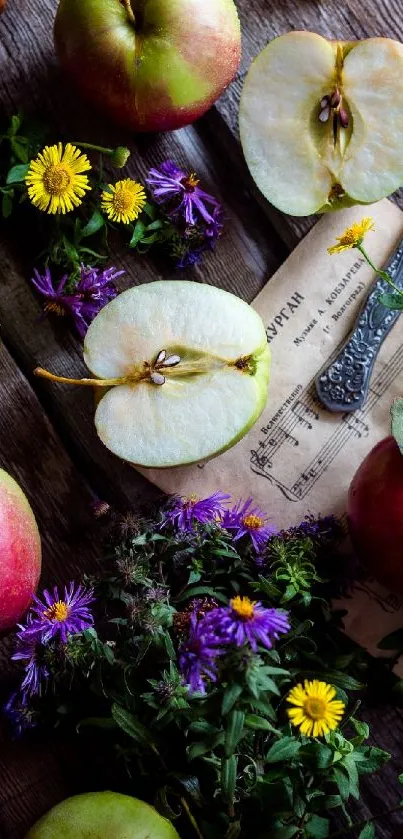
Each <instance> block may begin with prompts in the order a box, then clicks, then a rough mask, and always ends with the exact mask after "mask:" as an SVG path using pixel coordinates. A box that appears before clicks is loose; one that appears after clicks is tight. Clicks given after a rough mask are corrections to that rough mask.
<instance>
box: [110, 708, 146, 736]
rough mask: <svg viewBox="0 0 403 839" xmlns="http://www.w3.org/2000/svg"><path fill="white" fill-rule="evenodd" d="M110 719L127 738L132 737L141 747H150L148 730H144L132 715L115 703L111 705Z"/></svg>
mask: <svg viewBox="0 0 403 839" xmlns="http://www.w3.org/2000/svg"><path fill="white" fill-rule="evenodd" d="M111 710H112V717H113V719H114V720H115V722H116V723H117V725H118V726H119V728H121V729H122V731H124V732H125V734H128V735H129V737H132V738H133V740H137V741H138V742H139V743H141V744H142V745H143V746H151V745H152V738H151V735H150V732H149V730H148V728H146V727H145V726H144V725H143V724H142V723H141V722H140V720H138V719H137V717H135V716H134V714H131V713H130V712H129V711H126V709H125V708H122V706H121V705H118V704H117V703H116V702H114V703H113V705H112V709H111Z"/></svg>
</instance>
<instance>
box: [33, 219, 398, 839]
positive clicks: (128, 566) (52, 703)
mask: <svg viewBox="0 0 403 839" xmlns="http://www.w3.org/2000/svg"><path fill="white" fill-rule="evenodd" d="M94 223H95V224H96V219H95V221H94ZM310 526H311V529H312V531H313V534H314V535H313V536H311V537H310V536H307V534H306V532H305V531H304V529H302V531H300V532H299V531H298V529H295V530H294V531H289V532H288V533H285V534H280V535H279V536H277V537H275V539H273V540H272V542H271V543H270V544H269V546H268V550H267V556H266V558H265V563H264V567H263V568H262V567H261V565H260V566H259V567H257V564H256V560H255V556H254V554H253V550H252V547H251V545H250V543H249V542H248V541H247V539H243V540H239V541H237V542H234V541H233V539H232V537H231V534H230V533H229V532H227V531H225V530H224V529H223V528H222V527H220V525H219V524H218V523H215V522H213V523H207V524H205V525H200V526H195V529H194V530H193V532H175V531H174V530H173V529H171V528H170V527H161V520H160V519H159V518H158V517H157V518H156V519H155V520H150V521H148V520H145V521H143V520H138V519H133V518H132V519H126V520H123V521H122V522H121V523H118V524H116V522H114V525H113V528H114V529H113V539H112V542H111V543H110V544H109V547H108V556H109V567H108V569H107V571H106V573H105V576H104V577H103V578H102V579H101V580H93V581H92V582H93V584H95V585H96V587H97V596H98V608H99V616H98V617H97V619H96V622H95V627H94V628H93V629H89V630H87V631H86V632H84V633H82V634H81V635H77V636H72V637H71V638H70V639H69V642H68V644H67V647H66V648H65V650H64V651H63V655H62V656H61V655H60V653H59V654H55V651H54V650H53V651H52V648H51V647H49V648H48V649H47V661H46V663H47V666H48V668H49V669H50V671H51V673H52V689H51V691H50V694H49V693H48V695H47V696H46V702H43V704H42V700H40V701H39V703H38V704H39V709H40V708H42V714H43V722H44V724H50V725H55V724H57V725H58V726H59V727H62V728H66V727H69V730H71V731H72V732H78V734H77V736H83V735H84V733H85V731H86V730H88V729H89V728H96V729H97V732H98V737H99V738H102V737H104V738H105V742H107V743H108V744H109V745H110V743H111V741H112V742H113V743H114V748H115V754H116V760H117V761H118V762H120V763H121V764H123V766H124V767H126V769H127V771H128V772H129V776H130V789H131V791H132V792H133V794H135V795H138V796H139V797H145V798H147V799H148V800H150V801H153V802H154V803H155V804H156V806H157V807H158V808H159V809H160V811H161V812H163V813H164V814H165V815H166V816H167V818H170V819H172V820H175V823H176V826H177V829H178V830H179V833H180V835H181V837H183V839H188V837H189V839H192V837H194V836H195V835H198V836H199V839H200V837H203V839H219V838H220V839H222V837H226V839H246V837H250V836H251V835H256V837H257V839H265V838H267V839H275V837H278V839H288V838H289V837H297V839H311V837H312V839H327V837H330V836H331V829H332V828H331V818H330V815H331V813H333V812H338V813H339V814H340V816H341V817H343V814H344V816H346V817H347V829H349V825H351V819H350V817H349V816H348V810H347V808H348V805H349V801H350V800H351V799H358V797H359V783H360V777H361V776H363V775H365V774H368V773H370V772H377V771H378V770H379V769H381V768H382V766H383V765H384V763H385V762H386V761H387V760H388V757H389V755H388V754H387V753H386V752H384V751H383V750H381V749H379V748H376V747H374V746H371V745H369V744H368V737H369V727H368V725H367V723H365V722H364V721H363V720H361V719H359V718H358V717H357V710H358V706H359V703H358V702H356V701H354V700H353V701H352V700H351V699H350V694H352V695H353V696H354V694H355V693H356V692H357V691H359V690H361V689H362V688H363V681H362V680H363V674H364V676H365V670H364V667H363V660H362V654H359V656H357V655H356V652H355V648H354V647H353V645H352V644H351V643H350V642H349V641H348V640H347V639H346V638H344V637H343V636H341V635H340V634H339V632H338V630H337V628H335V627H333V626H332V623H331V621H329V611H328V608H327V600H326V597H327V591H328V588H327V587H328V585H329V581H327V582H326V583H325V582H323V581H322V575H321V574H320V573H318V571H317V565H318V564H319V561H320V558H321V557H322V558H323V550H325V551H326V550H327V546H328V544H329V538H328V536H326V539H324V538H322V536H321V530H320V528H319V529H318V532H317V533H316V534H315V530H314V525H313V522H311V525H310ZM335 532H336V531H335ZM333 547H334V546H333ZM336 582H337V581H335V583H336ZM290 585H292V586H293V587H294V589H295V591H294V594H293V595H292V598H290V602H293V604H294V606H293V613H292V629H291V631H290V632H289V633H288V634H287V635H283V636H281V637H280V639H279V640H278V641H277V643H276V645H275V647H274V648H272V649H267V648H265V647H263V646H259V648H258V649H257V650H256V651H254V650H253V649H252V648H251V647H247V646H244V647H236V646H234V647H233V648H231V650H230V651H229V652H228V653H227V654H226V655H222V656H220V657H219V658H218V659H217V681H215V682H212V683H211V684H209V683H207V690H206V693H205V694H202V693H194V694H192V693H191V692H190V691H189V689H188V687H187V686H186V685H185V684H184V683H183V679H182V676H181V672H180V651H181V646H182V645H183V643H184V641H186V639H187V638H188V633H189V621H190V615H191V612H192V611H194V610H195V611H196V614H197V615H198V616H199V617H201V616H203V615H204V614H207V613H208V611H209V610H211V609H212V608H215V607H217V605H221V604H228V602H229V600H230V599H231V598H233V597H234V596H235V595H237V594H240V595H242V596H248V597H250V598H253V597H254V596H255V593H258V598H259V600H260V601H261V603H262V605H263V606H266V607H273V606H274V607H283V606H284V602H285V600H286V601H287V597H288V595H289V593H290V592H289V586H290ZM287 592H288V594H287ZM325 593H326V596H325ZM305 678H308V679H313V678H317V679H321V680H323V681H326V682H328V683H330V684H334V685H335V686H336V687H337V688H338V695H339V697H340V698H342V699H343V701H345V702H346V704H347V709H346V715H345V718H344V720H343V725H342V726H341V727H340V728H339V729H338V730H336V731H332V732H330V733H329V734H327V735H325V736H324V737H322V738H308V737H305V736H304V735H302V734H301V733H300V732H299V730H298V729H297V728H293V727H292V726H291V724H290V722H289V720H288V718H287V713H286V708H287V704H286V702H285V698H286V695H287V693H288V692H289V690H290V689H291V687H292V686H293V685H296V684H298V683H299V682H301V681H303V680H304V679H305ZM83 707H85V715H83V713H82V708H83ZM361 827H362V828H363V829H362V831H361V834H362V837H363V839H372V836H373V833H372V832H371V831H372V823H369V824H368V825H366V826H363V825H360V829H361Z"/></svg>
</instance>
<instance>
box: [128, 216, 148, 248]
mask: <svg viewBox="0 0 403 839" xmlns="http://www.w3.org/2000/svg"><path fill="white" fill-rule="evenodd" d="M145 230H146V225H145V224H144V222H142V221H140V219H139V220H138V221H136V224H135V225H134V228H133V233H132V238H131V239H130V242H129V248H135V247H136V245H138V243H139V242H140V241H141V239H142V238H143V236H144V233H145Z"/></svg>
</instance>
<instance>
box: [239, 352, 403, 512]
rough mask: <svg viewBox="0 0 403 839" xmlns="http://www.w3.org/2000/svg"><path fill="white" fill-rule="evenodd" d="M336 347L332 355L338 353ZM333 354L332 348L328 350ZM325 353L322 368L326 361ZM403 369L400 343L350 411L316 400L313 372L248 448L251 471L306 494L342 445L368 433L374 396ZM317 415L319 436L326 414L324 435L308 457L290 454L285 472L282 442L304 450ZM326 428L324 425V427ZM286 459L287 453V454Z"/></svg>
mask: <svg viewBox="0 0 403 839" xmlns="http://www.w3.org/2000/svg"><path fill="white" fill-rule="evenodd" d="M336 353H337V350H336ZM336 353H334V355H335V354H336ZM332 356H333V354H332ZM330 361H331V359H328V360H327V361H326V362H325V364H324V365H323V369H326V367H327V366H328V365H329V363H330ZM402 370H403V346H400V347H398V349H397V350H396V352H395V353H394V355H392V356H391V358H390V361H389V363H388V364H387V365H386V366H385V367H383V369H382V370H381V371H380V372H379V373H378V374H376V373H375V374H374V376H373V379H372V382H371V386H370V389H369V393H368V397H367V401H366V404H365V405H364V407H363V408H362V409H360V410H357V411H355V412H354V413H345V414H342V415H341V416H339V415H334V414H332V415H329V413H328V412H326V411H324V410H323V408H322V406H321V405H320V403H319V401H318V399H317V397H316V391H315V377H314V378H313V379H311V381H310V382H309V384H308V385H307V387H306V388H305V389H302V388H299V391H298V393H297V394H296V396H295V399H294V400H292V401H291V404H288V405H287V407H286V408H285V410H284V409H283V410H281V411H280V412H278V413H279V414H280V419H279V420H278V422H274V424H273V426H271V425H270V427H269V428H268V427H266V428H263V429H262V433H263V434H264V437H262V438H261V439H260V441H259V443H258V445H257V448H256V449H254V450H252V451H251V457H250V466H251V469H252V471H253V472H254V473H256V474H258V475H261V476H262V477H264V478H266V479H267V480H268V481H269V482H270V483H271V484H272V485H273V486H275V487H277V488H278V490H279V492H281V493H282V494H283V495H284V496H285V497H286V498H287V499H288V500H289V501H300V500H301V499H303V498H306V496H308V495H309V493H310V492H311V490H312V488H313V487H314V485H315V484H316V482H317V481H318V480H319V479H320V478H321V477H322V475H323V474H324V472H325V471H326V470H327V469H329V467H330V466H331V464H332V463H333V461H334V460H335V459H336V458H337V456H338V454H339V453H340V452H341V450H342V449H343V448H344V446H345V445H346V444H347V443H348V442H349V441H350V440H351V439H352V438H353V437H356V438H361V437H367V436H368V434H369V424H368V423H369V417H370V415H371V412H372V410H373V408H374V406H375V405H376V403H377V401H378V400H379V399H380V398H381V397H382V396H383V394H384V393H385V392H386V391H387V390H388V388H389V387H390V385H391V383H392V382H393V381H394V379H396V378H397V376H398V375H399V374H400V373H401V372H402ZM319 420H320V421H321V435H322V436H323V426H324V420H327V427H326V434H325V437H326V439H325V440H324V442H322V444H321V445H320V447H319V448H318V451H317V452H316V454H315V456H314V457H313V458H312V457H311V456H310V458H311V459H310V460H309V462H306V463H304V462H303V460H302V468H301V459H299V458H298V457H294V458H293V459H292V463H293V464H294V465H295V474H293V475H291V476H290V474H288V475H287V476H284V469H283V466H284V462H285V460H286V458H285V457H284V453H285V452H284V446H293V447H295V449H296V452H298V453H301V454H302V453H303V451H305V448H307V450H309V448H310V450H311V451H312V447H305V446H304V445H303V442H304V439H305V435H307V434H309V435H311V434H315V433H317V431H318V428H319ZM327 429H328V430H327ZM287 461H288V462H289V461H290V459H289V458H287Z"/></svg>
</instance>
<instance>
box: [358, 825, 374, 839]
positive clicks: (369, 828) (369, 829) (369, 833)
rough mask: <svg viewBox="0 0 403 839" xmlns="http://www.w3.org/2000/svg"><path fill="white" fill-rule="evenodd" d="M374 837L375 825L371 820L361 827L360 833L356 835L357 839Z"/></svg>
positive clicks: (372, 838)
mask: <svg viewBox="0 0 403 839" xmlns="http://www.w3.org/2000/svg"><path fill="white" fill-rule="evenodd" d="M374 837H375V825H374V823H373V822H368V824H366V825H365V827H363V829H362V831H361V833H360V834H359V836H358V839H374Z"/></svg>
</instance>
